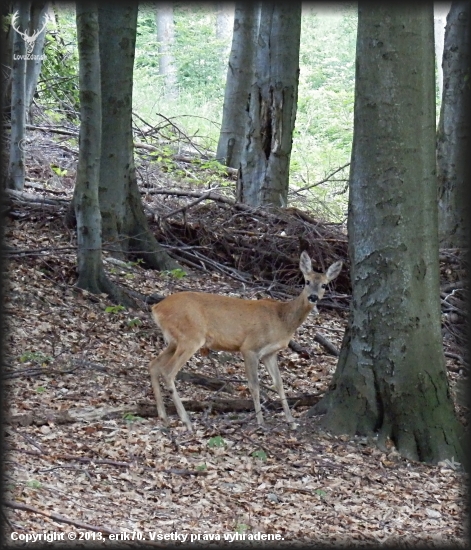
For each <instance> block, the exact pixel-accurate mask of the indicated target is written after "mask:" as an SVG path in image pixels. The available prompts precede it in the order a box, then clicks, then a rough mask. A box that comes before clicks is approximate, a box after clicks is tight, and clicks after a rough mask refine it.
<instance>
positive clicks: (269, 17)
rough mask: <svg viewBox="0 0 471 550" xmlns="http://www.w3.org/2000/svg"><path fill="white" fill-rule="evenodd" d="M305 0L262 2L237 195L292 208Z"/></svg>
mask: <svg viewBox="0 0 471 550" xmlns="http://www.w3.org/2000/svg"><path fill="white" fill-rule="evenodd" d="M300 35H301V2H298V1H295V2H291V3H289V4H288V3H285V2H262V10H261V16H260V26H259V32H258V40H257V51H256V58H255V78H254V82H253V84H252V86H251V88H250V94H249V98H248V101H247V111H248V112H247V115H246V127H245V140H244V143H243V147H242V153H241V160H240V166H239V178H238V181H237V199H238V200H239V201H240V202H242V203H244V204H248V205H250V206H259V205H267V204H272V205H276V206H286V204H287V199H288V183H289V162H290V156H291V146H292V139H293V130H294V122H295V119H296V108H297V100H298V80H299V42H300Z"/></svg>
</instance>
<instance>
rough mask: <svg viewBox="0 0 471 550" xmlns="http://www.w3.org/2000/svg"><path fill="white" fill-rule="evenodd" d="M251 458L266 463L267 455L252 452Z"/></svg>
mask: <svg viewBox="0 0 471 550" xmlns="http://www.w3.org/2000/svg"><path fill="white" fill-rule="evenodd" d="M252 456H253V457H254V458H258V459H259V460H261V461H262V462H266V460H267V458H268V457H267V453H266V452H265V451H254V452H253V453H252Z"/></svg>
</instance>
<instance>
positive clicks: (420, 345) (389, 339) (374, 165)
mask: <svg viewBox="0 0 471 550" xmlns="http://www.w3.org/2000/svg"><path fill="white" fill-rule="evenodd" d="M410 52H414V55H413V56H412V55H410ZM435 120H436V117H435V65H434V49H433V9H432V4H417V5H415V4H372V3H366V2H365V3H363V2H360V3H359V17H358V38H357V53H356V84H355V109H354V138H353V149H352V160H351V175H350V195H349V217H348V236H349V255H350V261H351V280H352V288H353V292H352V304H351V311H350V319H349V323H348V327H347V330H346V334H345V337H344V341H343V345H342V350H341V353H340V357H339V362H338V366H337V370H336V372H335V375H334V377H333V380H332V383H331V386H330V388H329V391H328V392H327V394H326V395H325V397H324V398H323V399H322V400H321V401H320V403H318V404H317V405H316V406H315V407H314V408H313V410H311V411H310V414H313V413H314V414H324V416H323V417H322V419H321V424H322V425H323V426H324V427H326V428H327V429H328V430H330V431H332V432H334V433H347V434H351V435H354V434H358V435H369V436H373V437H374V436H377V437H378V441H379V444H380V445H385V444H386V441H387V440H388V439H389V440H391V441H392V442H393V443H394V445H395V446H396V448H397V450H398V451H399V453H400V454H401V455H403V456H405V457H407V458H409V459H413V460H420V461H424V462H431V463H436V462H438V461H440V460H444V459H450V460H452V459H454V460H455V461H459V462H462V461H463V460H464V459H465V453H464V446H463V443H464V442H463V439H462V434H463V431H462V427H461V425H460V424H459V422H458V420H457V418H456V417H455V413H454V407H453V402H452V400H451V397H450V393H449V389H448V381H447V374H446V369H445V361H444V355H443V348H442V335H441V324H440V318H441V316H440V288H439V263H438V238H437V236H438V232H437V228H438V215H437V200H436V197H437V180H436V174H435Z"/></svg>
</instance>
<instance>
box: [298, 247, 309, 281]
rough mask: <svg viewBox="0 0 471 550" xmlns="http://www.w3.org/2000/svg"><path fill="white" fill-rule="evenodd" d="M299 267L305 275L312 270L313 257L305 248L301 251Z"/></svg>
mask: <svg viewBox="0 0 471 550" xmlns="http://www.w3.org/2000/svg"><path fill="white" fill-rule="evenodd" d="M299 269H300V270H301V271H302V274H303V275H304V276H305V277H306V276H307V275H309V273H311V271H312V262H311V258H310V257H309V254H308V253H307V252H306V251H305V250H303V251H302V252H301V257H300V258H299Z"/></svg>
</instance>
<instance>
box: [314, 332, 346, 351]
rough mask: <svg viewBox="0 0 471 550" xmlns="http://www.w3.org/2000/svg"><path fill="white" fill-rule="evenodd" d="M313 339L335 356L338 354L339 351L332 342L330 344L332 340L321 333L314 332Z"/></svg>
mask: <svg viewBox="0 0 471 550" xmlns="http://www.w3.org/2000/svg"><path fill="white" fill-rule="evenodd" d="M314 340H315V341H316V342H317V343H318V344H320V345H321V346H323V347H324V348H325V349H326V350H327V351H328V352H329V353H331V354H332V355H335V356H336V357H338V356H339V355H340V351H339V350H338V349H337V348H336V347H335V346H334V344H332V342H331V341H330V340H329V339H328V338H326V337H325V336H322V334H319V333H318V332H316V334H315V336H314Z"/></svg>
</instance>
